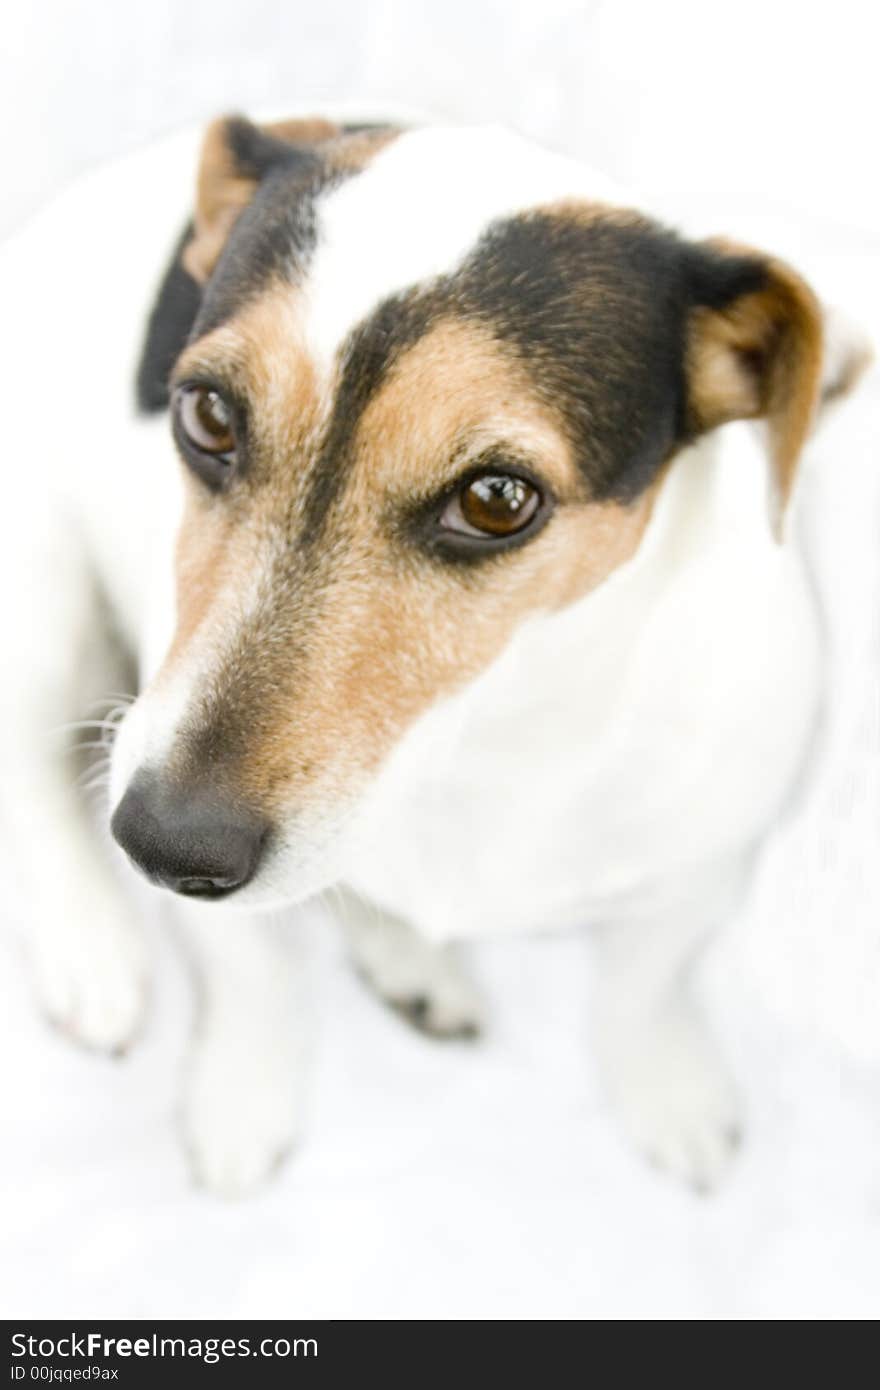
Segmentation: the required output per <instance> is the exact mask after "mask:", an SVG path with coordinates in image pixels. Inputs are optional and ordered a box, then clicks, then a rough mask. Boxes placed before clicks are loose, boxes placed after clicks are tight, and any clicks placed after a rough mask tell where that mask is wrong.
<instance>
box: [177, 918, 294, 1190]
mask: <svg viewBox="0 0 880 1390" xmlns="http://www.w3.org/2000/svg"><path fill="white" fill-rule="evenodd" d="M179 907H180V912H179V918H180V922H181V925H182V930H183V934H184V942H185V946H186V949H187V951H188V954H189V956H190V958H191V961H192V965H193V969H194V973H195V976H196V991H197V997H198V1004H197V1017H196V1027H195V1036H194V1040H193V1047H192V1052H191V1055H190V1059H189V1064H188V1067H187V1070H186V1079H185V1083H184V1093H183V1108H182V1116H181V1121H182V1127H183V1136H184V1141H185V1143H186V1147H187V1149H188V1152H189V1155H190V1159H191V1163H192V1168H193V1172H194V1175H195V1177H196V1178H197V1180H198V1181H199V1182H200V1183H202V1184H203V1185H204V1186H205V1187H207V1188H209V1189H210V1190H211V1191H213V1192H215V1193H217V1194H218V1195H220V1196H223V1197H239V1196H243V1195H245V1194H246V1193H247V1192H249V1191H251V1190H252V1189H253V1188H255V1187H258V1186H259V1185H260V1183H262V1182H263V1181H264V1180H265V1179H266V1178H267V1177H268V1176H269V1175H270V1174H271V1173H272V1172H273V1170H274V1169H275V1168H276V1167H277V1166H278V1165H279V1163H280V1162H281V1160H282V1159H283V1158H284V1156H285V1155H286V1153H287V1151H288V1150H289V1149H290V1148H291V1146H292V1145H293V1143H294V1142H295V1140H296V1138H297V1136H298V1133H299V1128H300V1115H301V1109H302V1099H303V1098H302V1082H303V1073H304V1054H305V1051H306V1032H307V1028H306V1026H305V1019H304V1017H303V1007H302V1006H303V1000H302V998H301V997H298V994H299V991H298V990H297V988H296V985H297V978H298V976H299V974H300V973H301V972H300V970H299V969H298V964H299V957H300V954H301V944H300V943H298V942H297V941H295V940H293V941H291V940H290V939H289V938H288V933H287V931H285V929H284V926H283V924H281V923H280V922H277V921H275V920H273V919H270V918H267V917H252V916H249V915H247V914H244V913H226V912H224V911H223V910H220V911H219V912H218V910H217V908H216V907H212V906H211V905H208V904H204V903H203V904H198V903H195V902H192V903H187V902H184V901H181V902H180V905H179Z"/></svg>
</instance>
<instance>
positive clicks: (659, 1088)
mask: <svg viewBox="0 0 880 1390" xmlns="http://www.w3.org/2000/svg"><path fill="white" fill-rule="evenodd" d="M2 279H3V296H4V304H5V306H6V315H5V320H6V325H7V333H6V335H5V339H6V341H5V347H4V358H5V360H4V368H3V371H4V381H5V382H6V386H7V395H6V399H7V402H8V406H7V412H6V418H7V430H8V431H9V430H11V436H10V435H8V437H7V446H8V451H7V457H8V459H9V464H8V467H9V468H10V469H11V470H12V471H13V472H14V474H15V487H16V490H17V491H16V501H15V505H14V506H11V507H10V508H9V510H7V511H6V513H5V517H4V520H5V523H6V524H5V528H4V531H5V535H4V558H5V560H6V565H7V593H8V594H9V595H10V597H11V599H12V602H11V604H10V605H9V609H10V611H9V616H8V617H7V625H6V626H7V632H6V642H5V646H6V676H5V677H4V683H3V685H4V692H3V693H4V701H5V718H4V719H3V721H2V727H3V730H4V742H5V747H4V750H3V768H4V804H5V811H6V818H7V823H8V831H9V834H8V843H11V844H12V845H13V847H14V853H15V860H16V865H17V868H18V872H19V874H20V875H21V879H22V884H23V901H24V903H25V905H26V909H27V915H28V918H29V929H28V941H29V949H30V955H31V960H32V963H33V971H34V977H35V980H36V985H37V989H38V993H39V995H40V998H41V1000H42V1004H43V1007H44V1008H45V1010H46V1012H47V1013H48V1015H49V1017H50V1018H51V1019H52V1020H53V1021H54V1022H55V1023H56V1024H57V1025H58V1026H59V1027H61V1028H62V1029H64V1030H65V1031H66V1032H67V1033H69V1034H70V1035H71V1036H72V1037H74V1038H76V1039H77V1040H78V1041H80V1042H81V1043H83V1044H85V1045H87V1046H90V1047H94V1048H99V1049H105V1050H109V1051H111V1052H115V1051H121V1050H124V1049H125V1048H127V1047H128V1045H129V1044H130V1043H131V1041H132V1040H133V1039H134V1037H135V1036H136V1034H137V1033H138V1030H139V1028H140V1026H141V1022H142V1019H143V1014H144V1009H145V1004H146V997H147V981H148V973H149V972H148V967H147V955H148V953H147V950H146V945H145V940H144V933H143V929H142V927H141V925H140V923H139V920H138V914H137V912H136V911H135V910H134V907H133V904H132V898H131V892H130V885H129V884H128V883H127V882H126V878H127V877H130V876H132V875H133V874H135V873H137V874H139V875H141V876H145V877H146V878H147V879H148V880H150V881H151V883H152V884H153V885H155V886H156V887H157V888H158V889H159V890H162V891H164V892H165V894H166V896H167V895H168V893H169V891H170V893H171V894H173V895H174V897H175V905H176V907H177V909H178V917H179V921H180V923H181V930H182V931H183V932H184V933H185V935H186V938H187V942H188V945H189V948H190V950H191V952H192V954H193V957H194V959H195V961H196V964H197V968H198V974H199V980H200V1021H199V1027H198V1029H197V1032H196V1036H195V1040H194V1043H193V1053H192V1058H191V1063H190V1066H189V1068H188V1072H187V1079H186V1087H185V1094H184V1103H183V1123H184V1129H185V1137H186V1140H187V1144H188V1147H189V1150H190V1153H191V1156H192V1161H193V1167H194V1172H195V1174H196V1176H197V1177H198V1179H199V1180H200V1181H201V1182H203V1183H204V1184H206V1185H207V1186H208V1187H210V1188H212V1189H214V1190H216V1191H217V1192H221V1193H225V1194H228V1195H234V1194H238V1193H240V1192H244V1191H247V1190H249V1189H250V1188H252V1187H254V1186H256V1185H258V1184H259V1183H260V1182H261V1181H262V1180H263V1179H264V1178H265V1177H266V1176H267V1174H268V1173H269V1172H270V1171H271V1170H272V1168H273V1167H274V1165H275V1164H276V1163H277V1161H278V1159H279V1157H280V1156H281V1155H283V1154H284V1153H285V1152H286V1151H287V1149H288V1148H289V1147H290V1145H291V1143H292V1142H293V1140H294V1138H295V1137H296V1135H297V1133H298V1128H299V1108H300V1107H299V1101H298V1098H297V1090H296V1086H295V1078H296V1076H298V1075H300V1074H301V1071H302V1062H301V1053H302V1049H303V1037H302V1023H301V1019H300V1017H299V1015H298V1013H297V1011H296V1009H295V1008H294V1006H293V1003H292V995H293V993H294V991H295V989H296V984H297V978H296V977H297V967H296V964H295V961H294V960H293V959H292V958H291V957H290V955H289V954H288V949H287V944H286V942H285V939H284V932H283V930H280V929H279V924H278V916H279V912H280V911H282V910H287V909H290V908H291V907H293V906H294V905H295V904H297V903H301V902H303V901H304V900H306V899H308V898H312V897H314V896H316V895H319V894H322V893H325V892H327V891H328V890H330V889H334V890H335V891H334V892H333V893H332V895H331V896H330V897H329V899H328V901H329V903H330V905H331V907H332V908H333V910H334V911H335V912H336V913H337V915H338V916H339V918H340V921H341V925H342V929H343V930H344V932H345V934H346V937H347V941H348V945H349V949H350V951H351V954H352V957H353V960H354V962H355V964H356V965H357V967H358V968H359V970H360V971H361V973H362V974H363V975H364V976H365V977H366V978H367V980H368V981H370V982H371V983H372V985H373V986H374V987H375V989H376V990H377V991H378V993H379V994H380V995H382V996H383V997H384V998H385V999H386V1000H388V1001H389V1002H390V1003H392V1004H393V1005H394V1006H395V1007H396V1008H398V1009H399V1010H400V1011H401V1012H402V1013H403V1014H405V1015H406V1016H407V1017H408V1018H409V1019H411V1021H412V1022H413V1023H415V1024H416V1025H417V1026H418V1027H420V1028H422V1029H424V1030H426V1031H427V1032H430V1033H432V1034H435V1035H440V1036H468V1035H472V1034H474V1033H476V1032H477V1031H478V1030H479V1028H480V1026H481V1021H482V1020H481V1014H482V1004H481V1001H480V999H479V997H478V995H477V994H476V992H475V990H474V988H473V987H472V985H471V984H470V982H469V981H468V980H467V978H466V977H465V975H464V974H463V972H462V970H461V967H460V964H459V961H458V959H457V957H456V954H455V949H456V948H455V943H456V942H457V941H460V940H467V939H471V938H474V937H477V936H480V935H485V934H498V933H510V932H522V931H535V930H538V929H560V928H573V927H577V926H582V925H589V926H590V927H591V929H592V934H593V936H594V938H595V942H596V952H597V988H596V992H595V1005H594V1010H593V1016H592V1020H591V1022H592V1031H593V1034H594V1037H595V1043H596V1048H597V1054H598V1058H599V1061H600V1065H601V1067H602V1071H603V1076H604V1079H605V1084H606V1087H607V1091H608V1095H609V1096H610V1098H611V1101H612V1102H613V1105H614V1107H615V1108H616V1111H617V1114H618V1115H619V1117H620V1120H621V1122H622V1124H623V1126H624V1128H625V1129H626V1131H627V1132H628V1133H629V1134H630V1135H631V1136H632V1138H633V1140H634V1141H635V1143H636V1144H637V1145H638V1146H639V1147H640V1148H641V1149H642V1150H643V1151H644V1152H645V1153H646V1154H647V1155H648V1156H649V1157H650V1158H651V1159H653V1160H654V1161H655V1162H656V1163H657V1164H659V1165H661V1166H663V1167H665V1168H667V1169H668V1170H670V1171H671V1172H672V1173H673V1174H674V1175H676V1176H678V1177H679V1178H681V1179H683V1180H684V1181H685V1182H687V1183H689V1184H691V1185H693V1186H694V1187H696V1188H699V1189H708V1188H711V1187H713V1186H714V1185H715V1184H716V1183H717V1182H718V1181H719V1180H720V1179H721V1178H722V1176H723V1174H724V1173H725V1171H726V1169H727V1167H728V1164H729V1162H730V1160H731V1157H732V1155H733V1153H734V1150H735V1148H736V1145H737V1143H738V1140H739V1135H740V1128H741V1115H740V1101H739V1098H738V1093H737V1090H736V1087H735V1085H734V1083H733V1081H732V1080H731V1078H730V1076H729V1074H728V1071H727V1069H726V1067H725V1065H724V1063H723V1061H722V1059H721V1058H720V1056H719V1055H718V1051H717V1048H716V1046H715V1044H714V1042H713V1039H712V1035H711V1033H710V1032H709V1031H708V1029H707V1026H706V1024H705V1023H704V1021H703V1019H702V1017H701V1016H700V1013H699V1010H698V1009H697V1007H696V1005H695V1004H694V1002H693V1000H692V998H691V996H690V993H689V989H688V969H689V966H690V965H691V963H692V961H693V959H694V958H695V956H696V954H697V953H698V951H699V948H700V946H701V945H702V943H703V942H704V940H705V939H706V938H707V936H708V934H709V933H710V932H711V931H712V930H713V929H714V928H715V927H717V926H718V925H719V924H721V923H723V922H725V921H726V920H727V919H728V918H729V917H730V916H731V915H732V914H733V913H734V911H735V909H736V906H737V903H738V901H739V899H740V896H741V894H742V891H743V887H744V885H745V884H746V883H747V882H748V878H749V873H750V868H751V865H752V862H753V859H754V856H755V852H756V849H757V847H758V846H759V845H760V842H761V839H762V836H763V835H764V834H765V832H766V831H767V829H768V827H769V826H771V825H772V824H773V822H774V820H775V819H776V817H777V816H778V814H779V812H780V810H781V809H782V808H783V806H784V804H785V802H786V799H787V798H788V797H789V795H790V792H791V788H792V787H793V785H794V784H795V782H796V779H797V777H798V775H799V772H800V769H801V767H802V765H803V762H804V757H805V753H806V750H807V748H808V745H809V742H810V736H811V731H812V730H813V728H814V721H815V719H816V716H817V710H818V709H819V706H820V698H821V688H822V652H821V640H820V632H819V626H818V622H817V617H816V612H815V606H814V603H813V599H812V596H811V591H810V586H809V580H808V576H807V574H806V571H805V568H804V564H803V561H802V558H801V556H800V554H799V552H798V549H797V546H796V545H795V544H794V543H793V542H792V540H791V539H790V538H789V537H787V535H786V531H787V530H788V529H790V528H788V526H787V517H788V514H789V509H790V503H791V498H792V493H793V490H794V485H795V481H796V476H797V467H798V460H799V457H800V455H801V452H802V449H803V447H804V444H805V441H806V439H807V436H808V433H809V431H810V430H811V428H812V427H813V425H814V423H815V420H816V417H817V412H819V410H820V407H821V403H822V401H823V399H825V398H830V397H832V396H835V395H840V394H843V393H844V392H845V391H846V390H848V389H849V388H850V386H851V385H852V383H853V381H854V380H855V378H856V376H857V374H858V370H859V368H860V366H861V362H862V359H863V357H864V352H863V350H862V347H861V345H860V343H858V341H857V340H855V339H853V338H852V336H848V335H847V334H842V335H841V333H840V331H839V328H838V326H836V325H835V329H834V333H833V334H831V333H829V332H828V331H827V323H828V321H829V320H828V317H827V315H826V314H825V312H824V311H823V309H822V307H821V306H820V304H819V302H818V300H817V299H816V296H815V295H814V293H813V291H812V290H811V289H810V288H809V287H808V285H807V284H806V283H805V282H804V280H803V279H802V278H801V277H800V276H799V275H798V273H797V272H796V271H795V270H794V269H792V268H791V267H790V266H788V265H787V264H785V263H783V262H782V261H780V260H778V259H776V258H775V257H773V256H772V255H769V254H764V253H761V252H758V251H755V250H752V249H750V248H745V247H741V246H737V245H733V244H730V243H728V242H725V241H723V240H710V241H698V240H693V239H688V238H686V237H685V236H683V235H680V234H679V233H677V232H674V231H671V230H669V229H667V228H666V227H665V226H664V225H662V224H661V223H660V222H658V221H656V220H655V219H654V218H653V217H652V216H651V215H650V213H648V212H642V211H640V210H638V209H636V208H634V207H632V206H631V203H630V200H629V199H628V198H627V197H626V195H625V194H624V193H622V192H620V190H618V189H617V188H616V187H615V186H614V185H613V184H612V183H611V182H610V181H608V180H606V179H605V178H603V177H602V176H600V175H599V174H597V173H595V172H593V171H591V170H589V169H587V168H585V167H582V166H581V165H580V164H577V163H575V162H573V161H570V160H568V159H566V158H563V157H562V156H560V155H557V154H553V153H550V152H547V151H544V150H541V149H539V148H537V147H535V146H533V145H532V144H531V143H529V142H528V141H526V140H525V139H523V138H521V137H519V136H517V135H515V134H512V133H510V132H507V131H504V130H502V129H500V128H495V127H485V128H484V127H481V128H476V129H469V128H447V127H441V126H430V125H429V126H414V127H409V126H403V125H398V124H369V123H363V122H361V123H356V122H347V121H344V120H338V119H335V118H329V117H327V118H325V117H301V118H297V119H291V120H285V121H273V122H268V123H265V124H255V123H253V122H252V121H250V120H248V119H245V118H244V117H237V116H236V117H226V118H222V119H219V120H217V121H215V122H214V123H213V124H212V125H211V126H210V127H209V128H208V129H207V131H206V133H205V134H204V136H203V137H198V139H197V137H195V136H190V135H186V136H182V137H175V138H173V139H171V140H170V141H166V142H165V143H164V144H161V145H159V146H156V147H153V148H151V149H149V150H147V151H144V152H142V153H140V154H137V155H135V156H131V157H129V158H128V159H127V160H125V161H123V162H122V163H120V164H118V165H115V166H111V167H110V168H109V169H106V170H104V171H101V172H99V173H97V174H95V175H92V176H91V177H90V178H88V179H86V180H85V181H83V182H81V183H80V184H79V185H77V186H76V187H74V188H73V189H72V190H70V191H69V192H68V193H66V194H65V195H63V197H62V198H61V199H60V200H59V201H58V202H56V204H54V205H53V206H52V207H51V208H49V209H48V210H47V211H46V212H45V213H44V214H42V215H41V216H40V217H39V218H38V219H37V220H36V221H35V222H34V223H33V224H32V225H31V226H30V227H29V228H28V229H27V230H26V231H25V232H24V233H22V234H21V235H20V236H19V237H18V239H17V240H15V241H14V242H13V243H12V244H11V245H10V246H9V247H8V248H7V250H6V253H5V257H4V260H3V267H2ZM832 342H833V350H832V346H831V344H832ZM722 427H724V428H722ZM130 661H133V662H135V663H136V666H137V679H136V683H135V684H131V683H130V682H129V683H128V684H125V685H124V686H123V688H122V690H121V695H122V696H124V695H127V694H132V695H133V694H134V693H135V691H137V692H139V693H137V698H135V699H133V700H131V699H120V702H119V704H118V708H116V709H114V711H113V713H112V715H111V716H109V717H107V718H96V719H94V720H93V721H92V724H93V725H94V733H95V737H96V739H97V740H98V741H99V742H102V743H103V742H104V741H105V740H108V739H109V735H110V734H112V735H113V737H112V742H111V743H110V746H109V770H108V771H107V774H106V777H104V775H103V771H102V769H99V781H100V782H101V785H102V787H104V788H105V790H106V804H107V809H106V815H105V817H104V819H105V821H106V822H109V825H110V827H111V828H112V836H113V840H114V841H115V845H114V853H115V862H114V859H113V856H112V855H110V854H108V852H107V845H106V844H102V837H101V835H100V834H96V833H95V827H94V826H92V825H90V823H89V819H88V816H87V815H85V814H84V812H83V806H82V797H81V794H80V792H79V791H78V789H77V787H76V785H75V779H74V778H73V777H72V776H71V775H70V768H71V761H70V758H69V756H68V754H69V745H70V743H71V742H72V741H75V740H76V739H77V738H78V737H81V732H78V731H77V729H75V728H74V726H71V725H69V724H68V721H70V720H71V719H75V718H83V717H84V716H85V715H87V714H88V712H89V710H90V708H91V709H92V711H94V705H93V704H92V702H94V701H95V700H96V699H97V698H98V697H100V696H103V695H106V694H107V693H108V691H109V690H111V689H119V688H120V687H119V684H118V682H120V681H124V671H125V669H126V664H127V663H128V662H130ZM117 671H120V672H122V673H123V674H120V675H118V676H117V675H116V672H117ZM86 723H87V727H91V725H89V722H88V721H86ZM87 741H88V739H87ZM105 838H108V839H109V837H105ZM116 846H119V847H121V851H123V852H124V853H120V852H119V851H118V850H117V849H116Z"/></svg>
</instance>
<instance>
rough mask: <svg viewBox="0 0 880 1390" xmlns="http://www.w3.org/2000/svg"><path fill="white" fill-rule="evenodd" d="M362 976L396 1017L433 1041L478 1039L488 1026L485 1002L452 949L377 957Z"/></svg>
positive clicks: (427, 948) (363, 967) (365, 966)
mask: <svg viewBox="0 0 880 1390" xmlns="http://www.w3.org/2000/svg"><path fill="white" fill-rule="evenodd" d="M359 968H360V972H361V974H362V976H363V977H364V979H366V980H367V982H368V983H369V984H370V985H371V986H372V987H373V989H374V990H375V991H376V993H377V994H379V995H380V996H381V997H382V999H384V1001H385V1003H386V1004H389V1005H390V1007H391V1008H392V1009H394V1011H395V1013H398V1014H400V1016H401V1018H404V1019H406V1021H407V1023H411V1024H412V1026H413V1027H414V1028H417V1029H418V1030H419V1032H421V1033H427V1034H429V1035H430V1036H431V1037H433V1038H476V1037H479V1035H480V1033H481V1031H482V1027H483V1007H482V1001H481V999H480V996H479V994H478V993H477V990H476V988H475V987H474V985H473V984H472V983H471V981H470V980H469V979H468V977H467V975H466V974H465V973H464V971H463V970H462V969H461V966H460V965H459V963H458V960H457V959H456V957H455V956H454V955H453V954H452V952H450V951H449V950H438V949H436V948H435V947H430V946H424V947H422V946H421V945H420V947H419V949H418V950H416V951H413V950H407V951H403V952H388V953H386V954H377V955H376V956H374V957H373V958H372V959H371V960H370V961H369V962H365V961H363V960H362V961H360V962H359Z"/></svg>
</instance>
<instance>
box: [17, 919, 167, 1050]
mask: <svg viewBox="0 0 880 1390" xmlns="http://www.w3.org/2000/svg"><path fill="white" fill-rule="evenodd" d="M83 920H84V921H86V922H87V923H88V925H87V927H86V926H84V925H83ZM31 959H32V962H33V971H34V977H35V982H36V989H37V995H38V998H39V1000H40V1003H41V1004H42V1007H43V1010H44V1012H45V1013H46V1015H47V1017H48V1018H49V1021H50V1022H51V1023H52V1024H53V1026H54V1027H56V1028H57V1029H58V1030H59V1032H61V1033H63V1034H64V1035H65V1036H66V1037H68V1038H70V1039H71V1040H72V1041H74V1042H76V1043H79V1044H80V1045H81V1046H83V1047H87V1048H92V1049H95V1050H97V1051H101V1052H109V1053H113V1054H116V1055H121V1054H122V1053H124V1052H126V1051H127V1050H128V1048H129V1047H130V1046H131V1044H132V1043H133V1042H134V1040H135V1038H136V1037H137V1035H138V1033H139V1032H140V1030H141V1027H142V1025H143V1021H144V1016H145V1014H146V1009H147V999H148V972H147V964H146V959H145V952H144V946H143V942H142V940H141V937H140V935H139V933H138V931H137V930H136V928H134V927H132V926H131V925H130V924H128V923H127V922H125V921H124V920H120V919H119V918H118V917H116V916H112V917H110V918H107V919H105V920H103V921H102V920H101V918H100V916H99V915H98V914H97V913H94V914H93V915H92V916H91V917H88V918H86V919H79V918H77V917H75V916H74V917H69V918H68V917H65V919H63V920H60V921H59V923H58V925H57V926H55V927H53V928H52V929H46V928H42V929H39V930H38V931H37V932H36V933H35V938H34V943H33V949H32V951H31Z"/></svg>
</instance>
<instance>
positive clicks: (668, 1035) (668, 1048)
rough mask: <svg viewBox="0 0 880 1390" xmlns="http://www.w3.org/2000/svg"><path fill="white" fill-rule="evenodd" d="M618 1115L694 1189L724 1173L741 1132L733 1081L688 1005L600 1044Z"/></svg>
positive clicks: (662, 1164)
mask: <svg viewBox="0 0 880 1390" xmlns="http://www.w3.org/2000/svg"><path fill="white" fill-rule="evenodd" d="M602 1052H603V1060H604V1063H605V1068H606V1076H607V1080H608V1084H609V1088H610V1091H611V1095H612V1098H613V1100H614V1102H615V1105H616V1108H617V1112H618V1114H619V1116H620V1120H621V1122H622V1124H623V1126H624V1128H625V1129H626V1131H627V1132H628V1134H629V1135H630V1137H631V1138H632V1140H633V1141H634V1142H635V1144H636V1145H637V1146H638V1147H639V1148H640V1149H641V1150H642V1151H643V1152H644V1154H645V1155H646V1157H647V1158H648V1159H649V1160H650V1161H651V1162H652V1163H653V1164H655V1165H656V1166H657V1167H658V1168H662V1169H665V1170H666V1171H667V1172H669V1173H670V1174H672V1175H673V1176H675V1177H677V1178H679V1179H680V1180H681V1181H683V1182H685V1183H687V1184H688V1185H689V1186H690V1187H692V1188H694V1190H695V1191H697V1192H700V1193H708V1192H711V1191H712V1190H713V1189H714V1188H715V1187H717V1186H718V1184H719V1183H720V1182H721V1180H722V1179H723V1178H724V1176H725V1173H726V1171H727V1168H728V1166H729V1164H730V1161H731V1159H732V1158H733V1156H734V1154H735V1152H736V1150H737V1148H738V1147H739V1144H740V1141H741V1138H742V1111H741V1105H740V1100H739V1096H738V1094H737V1090H736V1087H735V1085H734V1083H733V1081H732V1080H731V1077H730V1075H729V1073H728V1071H727V1068H726V1067H725V1065H724V1063H723V1061H722V1060H721V1058H720V1057H719V1055H718V1052H717V1049H716V1047H715V1044H714V1042H713V1040H712V1038H711V1036H710V1035H709V1033H708V1032H707V1030H706V1028H705V1026H704V1025H703V1023H702V1021H701V1020H700V1019H699V1018H698V1017H697V1015H696V1014H695V1013H694V1012H693V1011H692V1010H691V1009H690V1008H689V1007H688V1006H686V1005H684V1004H681V1005H680V1006H678V1007H677V1008H676V1009H675V1010H672V1011H670V1012H669V1013H667V1014H665V1015H664V1016H663V1017H662V1018H660V1019H657V1020H655V1021H654V1022H653V1023H652V1024H651V1026H650V1027H649V1028H646V1029H644V1030H640V1031H639V1032H638V1033H637V1034H635V1035H633V1036H630V1037H628V1038H626V1039H617V1040H615V1041H614V1042H613V1043H610V1041H609V1039H607V1038H606V1039H605V1045H604V1047H603V1049H602Z"/></svg>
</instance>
